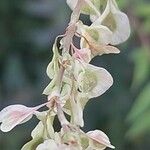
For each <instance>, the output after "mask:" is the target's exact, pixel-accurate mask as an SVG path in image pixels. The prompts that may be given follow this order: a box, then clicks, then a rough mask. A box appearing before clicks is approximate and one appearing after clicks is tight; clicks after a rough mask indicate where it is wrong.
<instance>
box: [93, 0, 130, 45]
mask: <svg viewBox="0 0 150 150" xmlns="http://www.w3.org/2000/svg"><path fill="white" fill-rule="evenodd" d="M92 25H96V26H97V25H105V26H107V27H108V28H109V29H110V30H111V31H112V32H113V35H112V38H111V42H110V44H112V45H117V44H120V43H122V42H124V41H126V40H127V39H128V38H129V35H130V24H129V19H128V17H127V15H126V14H125V13H123V12H121V11H120V10H119V9H118V6H117V4H116V2H115V0H108V1H107V5H106V9H105V10H104V12H103V14H102V15H101V16H100V17H99V18H98V19H97V20H96V21H95V22H93V24H92Z"/></svg>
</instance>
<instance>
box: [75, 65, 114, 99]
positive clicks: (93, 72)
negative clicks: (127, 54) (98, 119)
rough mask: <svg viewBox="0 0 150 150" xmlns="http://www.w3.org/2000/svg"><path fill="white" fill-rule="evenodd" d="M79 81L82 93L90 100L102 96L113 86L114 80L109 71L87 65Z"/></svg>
mask: <svg viewBox="0 0 150 150" xmlns="http://www.w3.org/2000/svg"><path fill="white" fill-rule="evenodd" d="M77 81H78V85H79V89H80V90H81V92H83V93H85V94H87V95H88V97H89V98H93V97H98V96H100V95H102V94H103V93H105V92H106V91H107V90H108V89H109V88H110V87H111V86H112V84H113V78H112V76H111V75H110V73H109V72H108V71H107V70H105V69H104V68H100V67H96V66H93V65H91V64H86V68H85V71H82V72H81V73H80V74H79V77H78V80H77Z"/></svg>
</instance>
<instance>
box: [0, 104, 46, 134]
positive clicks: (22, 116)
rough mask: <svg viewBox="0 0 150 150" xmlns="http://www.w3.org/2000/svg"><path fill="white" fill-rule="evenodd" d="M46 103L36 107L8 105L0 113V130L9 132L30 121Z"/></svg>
mask: <svg viewBox="0 0 150 150" xmlns="http://www.w3.org/2000/svg"><path fill="white" fill-rule="evenodd" d="M46 104H47V103H44V104H42V105H39V106H36V107H26V106H24V105H10V106H8V107H6V108H4V109H3V110H2V111H0V123H1V125H0V130H2V131H3V132H9V131H10V130H12V129H13V128H14V127H16V126H17V125H18V124H22V123H25V122H27V121H28V120H30V119H31V118H32V116H33V114H34V113H35V112H36V111H37V110H38V109H39V108H41V107H43V106H45V105H46Z"/></svg>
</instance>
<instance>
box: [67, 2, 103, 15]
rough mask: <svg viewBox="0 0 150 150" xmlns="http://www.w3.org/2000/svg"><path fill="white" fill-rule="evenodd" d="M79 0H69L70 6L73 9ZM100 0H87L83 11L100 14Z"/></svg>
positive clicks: (88, 13) (89, 13)
mask: <svg viewBox="0 0 150 150" xmlns="http://www.w3.org/2000/svg"><path fill="white" fill-rule="evenodd" d="M77 1H78V0H67V4H68V6H69V7H70V8H71V9H72V10H73V9H74V8H75V7H76V5H77ZM99 9H100V0H85V1H84V5H83V8H82V10H81V13H83V14H87V15H98V16H99V15H100V12H99Z"/></svg>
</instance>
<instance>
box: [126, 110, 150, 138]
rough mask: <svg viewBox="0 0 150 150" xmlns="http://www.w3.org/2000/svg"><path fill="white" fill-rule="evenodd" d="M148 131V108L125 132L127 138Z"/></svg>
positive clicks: (149, 122) (149, 129)
mask: <svg viewBox="0 0 150 150" xmlns="http://www.w3.org/2000/svg"><path fill="white" fill-rule="evenodd" d="M146 132H150V110H148V111H147V112H146V113H143V114H142V116H140V117H139V118H138V119H137V120H136V121H135V122H134V123H133V125H132V126H131V128H130V129H129V131H128V132H127V136H128V137H129V138H136V137H138V136H142V135H143V134H144V133H146Z"/></svg>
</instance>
